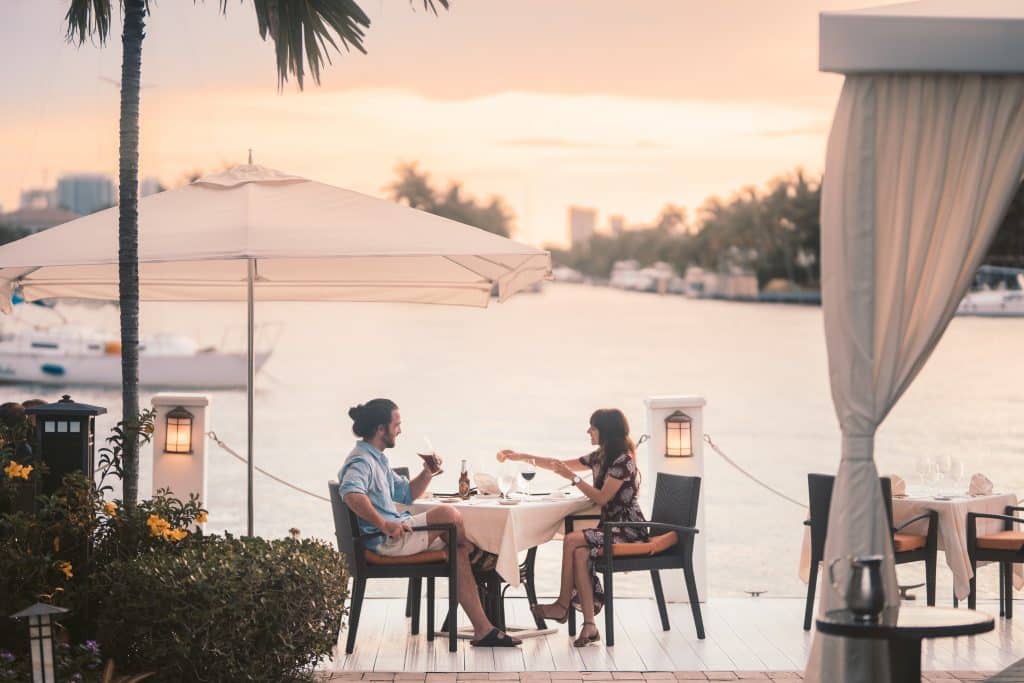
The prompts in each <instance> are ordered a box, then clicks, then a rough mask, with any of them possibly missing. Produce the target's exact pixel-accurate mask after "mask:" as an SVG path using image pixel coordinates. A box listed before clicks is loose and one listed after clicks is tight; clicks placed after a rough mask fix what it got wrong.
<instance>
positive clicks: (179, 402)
mask: <svg viewBox="0 0 1024 683" xmlns="http://www.w3.org/2000/svg"><path fill="white" fill-rule="evenodd" d="M152 405H153V408H154V409H155V410H156V415H155V416H154V418H153V490H154V491H157V490H159V489H163V488H166V489H170V490H171V491H172V492H173V493H174V495H175V496H176V497H178V498H181V499H183V500H184V499H187V498H188V497H189V495H190V494H193V493H195V494H197V495H198V496H199V500H200V501H201V502H202V503H203V504H205V503H206V432H207V430H208V429H209V424H210V414H209V406H210V397H209V396H206V395H204V394H172V393H160V394H156V395H154V396H153V401H152Z"/></svg>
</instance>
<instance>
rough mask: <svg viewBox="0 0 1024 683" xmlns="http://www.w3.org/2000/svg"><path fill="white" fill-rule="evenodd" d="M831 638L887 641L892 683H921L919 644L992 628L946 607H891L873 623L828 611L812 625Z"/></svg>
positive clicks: (973, 614)
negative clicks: (927, 640)
mask: <svg viewBox="0 0 1024 683" xmlns="http://www.w3.org/2000/svg"><path fill="white" fill-rule="evenodd" d="M815 623H816V624H817V626H818V630H819V631H820V632H822V633H826V634H828V635H831V636H846V637H848V638H871V639H876V640H888V641H889V670H890V671H891V672H892V681H893V683H904V682H905V683H910V682H911V681H913V682H914V683H918V682H919V681H920V680H921V640H922V639H923V638H946V637H951V636H971V635H975V634H978V633H986V632H988V631H991V630H992V629H993V628H995V623H994V622H993V620H992V617H990V616H989V615H987V614H984V613H982V612H977V611H975V610H964V609H952V608H949V607H890V608H888V609H886V610H885V611H884V612H882V615H881V617H880V618H879V620H878V621H876V622H862V621H857V620H856V619H855V618H854V616H853V613H852V612H850V610H847V609H839V610H831V611H829V612H827V613H826V614H825V616H824V617H822V618H820V619H818V620H817V621H816V622H815Z"/></svg>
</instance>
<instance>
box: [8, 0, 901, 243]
mask: <svg viewBox="0 0 1024 683" xmlns="http://www.w3.org/2000/svg"><path fill="white" fill-rule="evenodd" d="M115 4H116V3H115ZM361 4H362V6H363V7H364V9H366V11H367V12H368V14H370V16H371V19H372V21H373V23H372V25H371V27H370V30H369V32H368V35H367V40H366V46H367V49H368V51H369V55H368V56H363V55H360V54H358V53H355V54H341V55H335V56H333V57H332V59H333V61H334V63H333V64H332V65H330V66H329V67H328V68H327V69H326V70H325V72H324V74H323V77H324V78H323V86H322V87H320V88H317V87H316V86H315V85H313V84H312V83H311V82H310V83H307V86H306V91H305V92H304V93H298V92H297V90H296V88H295V87H294V86H293V85H289V86H287V87H286V88H285V91H284V92H283V93H282V94H278V93H277V90H276V76H275V71H274V63H273V48H272V45H271V44H269V43H263V42H262V41H261V40H260V39H259V37H258V35H257V31H256V25H255V24H256V22H255V17H254V14H253V11H252V8H251V6H250V4H249V3H243V4H238V3H229V5H228V16H227V17H226V18H224V17H221V16H220V15H219V13H218V11H217V10H218V8H217V5H218V3H217V2H213V1H212V0H211V1H210V2H207V3H205V4H204V3H199V4H198V5H196V6H193V5H192V3H190V2H189V3H170V2H162V3H154V4H153V15H152V17H151V18H150V21H149V24H148V26H147V38H146V42H145V44H144V47H143V65H142V73H143V77H142V81H143V85H144V89H143V93H142V98H143V102H142V141H141V157H142V158H141V168H140V175H141V176H143V177H145V176H156V177H159V178H160V179H161V180H162V181H163V182H164V183H165V184H169V185H176V184H178V183H179V182H181V180H182V178H183V177H184V176H185V175H186V174H187V173H189V172H192V171H206V172H209V171H213V170H216V169H218V168H220V167H221V166H223V165H225V164H234V163H241V162H244V161H245V157H246V150H247V149H248V148H250V147H251V148H253V149H254V155H255V159H256V162H257V163H262V164H265V165H268V166H273V167H277V168H280V169H282V170H286V171H288V172H291V173H296V174H299V175H305V176H307V177H311V178H314V179H317V180H320V181H323V182H328V183H332V184H335V185H340V186H344V187H349V188H351V189H354V190H358V191H361V192H366V193H367V194H372V195H377V196H382V195H383V194H385V191H384V187H385V186H386V185H387V184H388V183H389V182H390V181H391V179H392V178H393V172H394V168H395V166H396V165H397V164H398V163H400V162H403V161H418V162H419V163H420V167H421V169H423V170H426V171H428V172H430V173H431V174H432V175H433V176H434V178H435V180H437V181H441V182H447V181H448V180H460V181H462V182H463V183H464V185H465V189H466V191H467V192H469V193H472V194H475V195H480V196H486V195H488V194H499V195H501V196H503V197H504V198H505V199H506V200H507V202H508V203H509V205H510V206H511V207H512V209H513V210H514V211H515V213H516V232H515V233H514V235H513V236H514V237H515V238H517V239H520V240H523V241H527V242H531V243H535V244H542V243H559V244H564V243H565V242H566V241H567V223H566V220H567V210H568V207H569V205H573V204H574V205H580V206H589V207H594V208H596V209H597V210H598V211H599V216H598V226H599V229H602V230H604V229H607V223H608V217H609V215H610V214H623V215H625V216H626V220H627V223H630V224H635V223H645V222H651V221H653V220H654V218H655V216H656V215H657V212H658V210H659V209H660V208H661V207H662V206H663V205H664V204H666V203H670V202H671V203H675V204H680V205H683V206H685V207H686V208H687V210H688V212H689V214H690V216H691V217H692V216H693V215H694V213H695V211H696V209H697V208H698V207H699V205H700V204H701V203H702V202H703V201H704V200H705V199H706V198H707V197H709V196H711V195H728V194H729V193H731V192H733V191H736V190H739V189H741V188H742V187H743V186H747V185H762V184H763V183H764V182H766V181H767V180H768V179H769V178H771V177H773V176H775V175H778V174H781V173H784V172H788V171H791V170H793V169H794V168H795V167H797V166H800V167H803V168H805V169H806V170H807V171H808V172H810V173H814V174H816V173H818V172H820V169H821V166H822V165H823V156H824V144H825V138H826V135H827V128H828V125H829V121H830V119H831V115H832V108H833V106H834V103H835V99H836V97H837V95H838V91H839V87H840V85H841V82H842V81H841V78H839V77H838V76H835V75H828V74H820V73H818V72H817V21H818V13H819V12H820V11H823V10H836V9H849V8H854V7H861V6H865V5H877V4H882V3H878V2H870V1H869V2H863V1H862V2H841V1H839V0H791V1H787V2H781V1H780V2H773V3H763V2H753V1H751V0H732V1H729V2H723V3H714V4H710V3H705V2H696V1H691V0H676V1H671V2H670V1H667V0H641V1H639V2H637V3H634V4H632V5H630V6H629V7H628V12H626V11H624V6H623V5H622V4H621V3H612V2H610V1H608V0H562V1H560V2H558V3H550V2H542V1H541V0H520V1H517V2H515V3H512V2H499V1H498V0H480V1H479V2H475V3H469V2H463V1H460V0H455V2H454V3H453V4H454V6H453V9H452V11H450V12H444V11H442V12H440V13H439V15H438V16H437V17H434V16H433V15H432V14H430V13H429V12H424V11H423V9H422V4H421V3H420V2H418V1H416V2H413V3H412V5H411V6H410V5H409V4H408V3H407V2H405V1H404V0H396V1H394V2H390V3H386V2H384V0H370V1H369V2H363V3H361ZM64 11H66V2H37V1H35V0H8V1H7V2H5V3H4V5H3V8H2V9H0V19H2V21H0V58H2V59H3V63H4V64H6V65H8V68H7V73H6V74H5V76H6V78H5V81H6V83H5V84H6V93H5V96H4V100H5V104H4V108H3V113H0V149H2V150H3V151H4V153H3V154H2V155H0V205H2V206H3V208H4V210H12V209H14V208H16V207H17V203H18V195H19V193H20V192H21V191H22V190H24V189H27V188H29V187H35V186H39V185H50V186H52V185H54V184H55V183H56V179H57V177H58V176H59V175H61V174H63V173H69V172H102V173H109V174H111V175H112V176H114V175H116V170H117V105H118V88H117V85H116V81H117V79H118V77H119V74H120V39H119V31H118V35H113V36H111V39H110V41H109V42H108V45H107V46H106V47H105V48H103V49H100V48H98V47H96V46H93V45H90V44H88V43H87V44H86V45H84V46H82V47H81V48H77V47H74V46H71V45H68V44H67V43H66V42H65V40H64V35H63V14H64ZM114 22H115V24H116V25H117V26H118V27H119V25H120V13H119V12H117V11H115V17H114ZM111 80H112V81H114V82H113V83H112V82H111Z"/></svg>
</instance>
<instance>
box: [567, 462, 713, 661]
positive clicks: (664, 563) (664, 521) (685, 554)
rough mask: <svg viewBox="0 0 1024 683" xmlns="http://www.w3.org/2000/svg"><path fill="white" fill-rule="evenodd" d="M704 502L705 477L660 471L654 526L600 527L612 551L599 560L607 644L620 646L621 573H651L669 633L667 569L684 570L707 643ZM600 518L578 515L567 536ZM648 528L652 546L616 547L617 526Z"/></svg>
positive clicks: (572, 631) (572, 621) (572, 629)
mask: <svg viewBox="0 0 1024 683" xmlns="http://www.w3.org/2000/svg"><path fill="white" fill-rule="evenodd" d="M699 499H700V477H684V476H680V475H677V474H665V473H664V472H658V480H657V482H656V483H655V487H654V509H653V510H652V511H651V520H650V521H648V522H610V523H608V524H603V523H602V524H599V525H598V528H601V529H603V530H604V547H605V548H611V549H612V552H611V553H610V554H609V553H605V554H604V555H603V557H602V558H601V559H599V560H597V571H598V572H599V573H600V574H601V575H602V582H603V583H604V596H605V598H604V642H605V644H606V645H608V646H609V647H611V646H612V645H615V626H614V624H615V621H614V618H613V612H612V610H613V602H614V593H613V585H612V575H613V574H614V573H615V572H636V571H649V572H650V573H651V583H652V584H653V586H654V599H655V600H656V601H657V603H658V613H659V615H660V616H661V627H662V629H664V630H666V631H668V630H669V622H668V609H667V608H666V606H665V594H664V592H663V591H662V587H661V576H660V574H659V573H658V572H659V571H660V570H662V569H682V570H683V575H684V577H685V580H686V592H687V594H688V595H689V598H690V610H691V611H692V612H693V623H694V626H695V627H696V629H697V637H698V638H699V639H701V640H703V639H704V619H703V618H702V617H701V613H700V596H699V595H697V582H696V579H695V578H694V575H693V540H694V536H695V535H696V534H697V533H699V532H698V530H697V528H696V527H695V525H696V523H697V503H698V502H699ZM600 518H601V517H600V515H572V516H569V517H566V518H565V533H567V534H568V533H570V532H571V531H572V530H573V528H574V526H575V522H576V521H577V520H584V519H600ZM627 526H632V527H645V528H647V529H649V530H650V534H651V536H650V540H649V541H647V542H646V543H615V544H613V543H612V527H627ZM569 635H576V610H575V609H573V608H572V607H570V608H569Z"/></svg>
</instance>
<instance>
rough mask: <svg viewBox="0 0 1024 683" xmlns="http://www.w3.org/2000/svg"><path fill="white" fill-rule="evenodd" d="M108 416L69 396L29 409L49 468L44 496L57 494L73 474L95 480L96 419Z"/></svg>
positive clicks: (98, 409)
mask: <svg viewBox="0 0 1024 683" xmlns="http://www.w3.org/2000/svg"><path fill="white" fill-rule="evenodd" d="M106 412H107V409H106V408H102V407H100V406H91V405H87V404H85V403H75V402H74V401H72V400H71V397H70V396H68V395H67V394H65V395H64V397H63V398H61V399H60V400H59V401H56V402H55V403H47V404H45V405H37V406H32V407H31V408H26V409H25V414H26V415H29V416H34V417H35V421H36V438H37V439H38V440H39V450H40V457H41V458H42V459H43V462H45V463H46V466H47V467H48V468H49V472H48V473H47V475H46V478H45V479H44V481H43V493H52V492H53V491H55V490H56V489H57V487H58V486H60V483H61V481H62V480H63V479H64V476H65V475H66V474H69V473H71V472H81V473H82V474H84V475H85V476H87V477H89V479H92V478H93V469H94V467H95V464H94V457H95V435H96V416H97V415H103V414H104V413H106Z"/></svg>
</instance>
